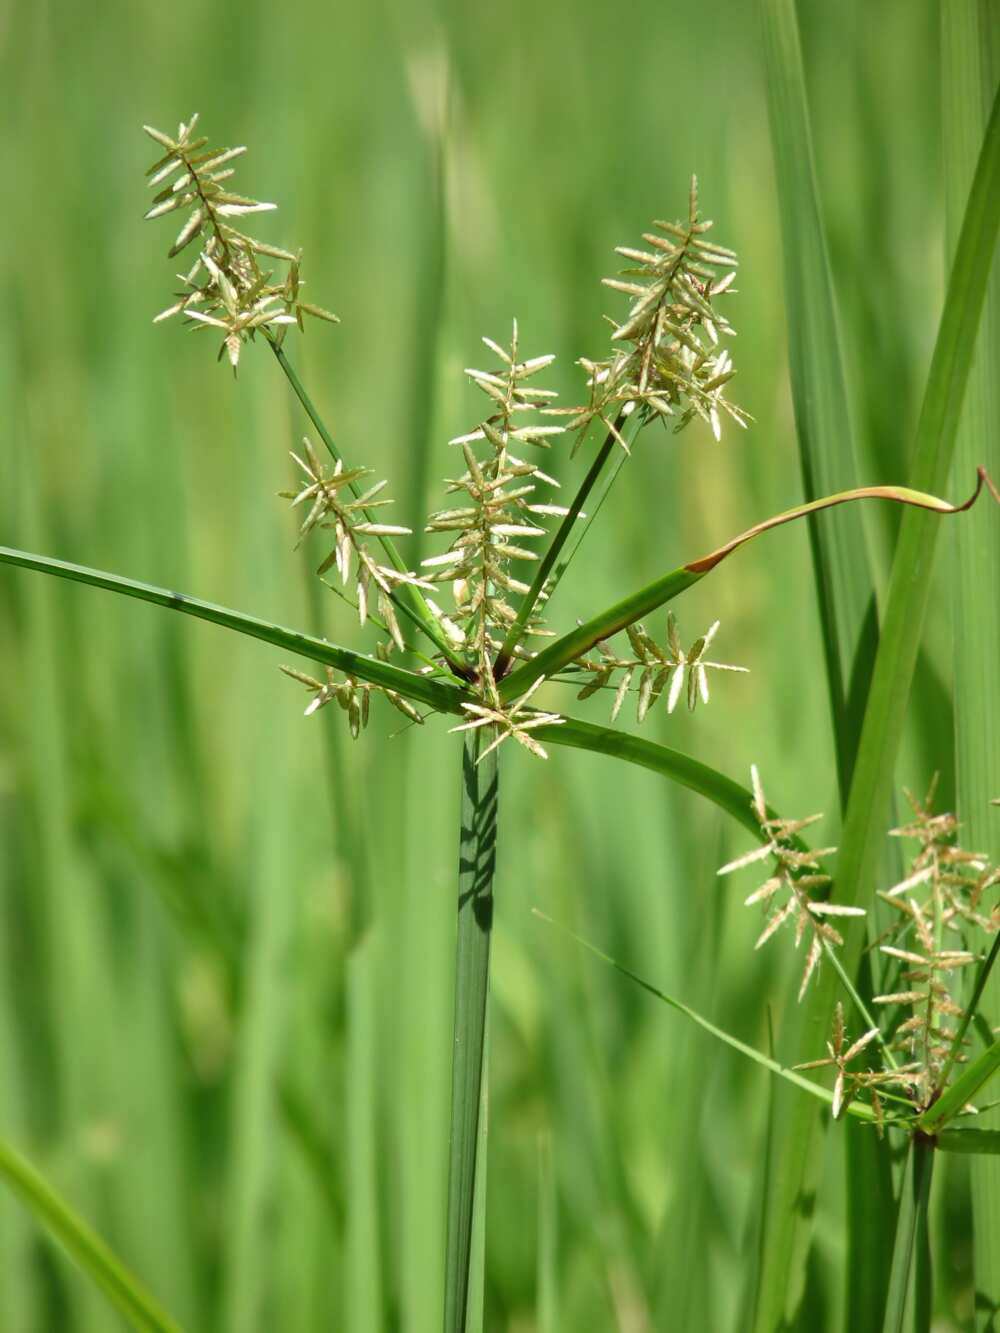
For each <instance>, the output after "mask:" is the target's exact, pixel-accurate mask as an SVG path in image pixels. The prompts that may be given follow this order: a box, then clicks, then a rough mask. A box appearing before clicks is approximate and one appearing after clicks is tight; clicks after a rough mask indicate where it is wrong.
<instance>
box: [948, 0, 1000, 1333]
mask: <svg viewBox="0 0 1000 1333" xmlns="http://www.w3.org/2000/svg"><path fill="white" fill-rule="evenodd" d="M941 55H942V59H941V78H942V135H943V143H942V148H943V162H944V174H945V230H946V237H947V242H948V247H949V251H950V250H951V248H952V247H953V246H954V244H955V242H956V240H957V238H958V230H959V227H960V225H961V221H962V204H963V200H964V197H965V195H966V193H967V192H968V188H969V181H970V180H971V178H972V173H973V171H974V169H975V165H976V152H977V150H978V146H979V142H980V139H981V138H982V134H983V127H984V125H985V122H986V118H987V116H988V114H989V99H990V97H991V96H992V94H993V90H994V88H995V87H996V84H997V75H998V72H1000V25H998V23H997V19H996V15H995V12H993V11H991V9H990V7H989V6H987V5H984V4H979V3H968V0H962V2H961V3H959V2H958V0H946V2H945V3H944V4H942V6H941ZM998 361H1000V271H998V270H997V268H996V266H995V265H994V271H993V274H992V277H991V279H990V283H989V290H988V292H987V296H986V308H985V311H984V315H983V328H982V332H981V333H980V341H979V348H978V355H977V357H976V361H975V363H974V364H973V367H972V371H971V374H970V378H969V387H968V390H967V392H966V402H965V410H964V412H963V415H962V422H961V427H960V429H959V433H958V443H957V445H956V449H955V466H956V470H958V469H960V468H961V467H963V466H964V464H965V463H966V461H967V460H968V459H969V458H973V457H974V458H976V460H977V462H978V463H982V464H985V465H986V466H987V467H992V468H1000V435H998V433H997V430H996V422H997V417H998V412H1000V376H998V373H997V365H998ZM952 554H953V568H952V580H953V583H952V587H953V591H954V601H955V647H954V654H953V657H954V672H955V686H954V697H955V768H956V774H957V805H958V815H959V818H960V819H961V821H962V826H963V829H964V831H965V833H964V836H965V837H966V838H967V840H968V843H969V845H970V846H974V847H976V848H977V850H981V851H983V852H985V853H986V854H987V855H988V856H990V857H991V859H993V860H994V861H996V860H997V859H1000V820H997V819H996V817H995V813H994V812H991V811H990V809H989V806H988V802H989V801H990V799H991V798H992V797H994V796H997V795H998V794H1000V745H998V744H997V737H998V736H1000V619H998V617H997V616H996V615H995V614H991V613H989V612H987V613H986V614H984V608H983V590H984V589H985V588H996V587H997V586H998V584H1000V531H998V530H997V526H996V525H995V524H992V523H991V522H990V520H989V518H988V517H986V516H984V515H983V514H976V515H975V516H973V517H970V520H969V522H968V524H966V525H963V530H962V531H961V532H958V533H956V534H955V537H954V541H953V544H952ZM976 990H977V991H979V984H978V979H977V987H976ZM978 998H979V997H978V995H976V996H974V997H973V1000H972V1001H971V1002H970V1005H969V1009H970V1010H972V1009H973V1008H975V1007H976V1005H977V1003H978ZM983 998H984V1008H985V1010H986V1014H985V1016H986V1020H987V1022H988V1023H989V1024H990V1025H991V1026H992V1025H994V1024H996V1023H997V1022H1000V976H998V977H994V978H993V979H991V980H990V981H989V982H988V985H987V989H986V992H985V996H984V997H983ZM987 1123H988V1124H991V1125H993V1126H997V1125H1000V1119H997V1118H996V1117H995V1116H993V1117H989V1118H988V1120H987ZM971 1187H972V1206H973V1218H974V1225H973V1239H974V1272H975V1288H976V1292H977V1295H978V1296H979V1297H980V1298H981V1299H982V1302H983V1306H984V1308H988V1309H990V1310H996V1308H997V1306H998V1305H1000V1254H998V1247H997V1245H996V1237H997V1236H998V1235H1000V1165H998V1164H997V1163H996V1162H982V1163H980V1164H979V1166H978V1167H977V1169H976V1170H975V1171H974V1172H972V1176H971ZM976 1237H978V1238H979V1243H978V1244H977V1243H975V1238H976ZM984 1238H985V1243H984ZM977 1319H978V1320H979V1321H980V1323H982V1321H983V1320H984V1315H983V1313H982V1311H980V1312H978V1314H977Z"/></svg>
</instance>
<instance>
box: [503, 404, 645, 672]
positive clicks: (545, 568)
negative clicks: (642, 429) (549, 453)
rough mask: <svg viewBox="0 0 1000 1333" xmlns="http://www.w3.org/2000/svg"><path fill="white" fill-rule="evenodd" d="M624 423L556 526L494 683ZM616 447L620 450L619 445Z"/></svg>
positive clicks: (506, 643) (620, 421)
mask: <svg viewBox="0 0 1000 1333" xmlns="http://www.w3.org/2000/svg"><path fill="white" fill-rule="evenodd" d="M625 420H626V418H625V414H624V412H619V414H618V418H617V420H616V421H615V425H614V430H609V431H608V434H607V438H606V439H605V441H604V443H603V444H602V445H601V447H600V449H599V450H598V453H597V456H596V458H595V459H594V461H593V462H592V463H591V465H590V471H589V472H588V473H587V475H586V476H585V477H584V479H583V481H582V482H581V483H580V489H579V490H578V491H577V493H576V496H575V497H574V499H573V503H572V504H571V505H570V508H569V513H568V514H566V516H565V517H564V518H563V521H562V522H561V523H560V525H559V527H558V529H557V531H556V535H555V536H554V537H553V538H552V544H551V545H550V546H549V549H548V550H547V551H546V552H545V555H544V556H543V557H542V563H541V564H540V565H539V566H538V571H537V573H536V574H535V577H534V579H533V580H532V584H531V587H530V588H529V589H528V591H527V592H526V593H525V596H524V600H523V602H522V603H521V606H520V609H519V611H518V613H517V619H516V620H515V621H514V623H513V625H511V627H510V629H509V630H508V631H507V637H506V638H505V639H504V641H503V644H502V645H501V648H500V652H499V654H498V655H497V660H496V663H495V665H494V668H493V674H494V676H495V677H496V678H497V680H499V679H500V677H501V676H503V674H504V673H505V672H506V670H507V668H508V666H509V665H510V659H511V656H512V655H513V652H514V649H515V648H516V647H517V645H518V642H519V640H520V638H521V635H522V634H523V633H524V629H525V626H526V625H527V623H528V621H529V620H530V619H531V613H532V611H533V610H534V609H535V604H536V603H537V601H538V599H539V597H540V596H541V595H542V592H543V590H544V588H545V583H546V580H547V579H548V577H549V575H550V574H551V573H552V569H553V566H554V565H555V563H556V561H557V560H558V559H559V553H560V551H561V550H562V548H563V547H564V546H565V545H566V542H567V541H568V540H569V534H570V533H571V532H572V531H573V525H574V523H576V521H577V519H578V518H579V517H580V514H581V512H582V510H583V506H584V505H585V504H586V502H587V497H588V495H589V494H590V492H591V491H592V490H593V489H594V487H595V486H596V485H597V479H598V477H600V475H601V473H602V472H603V471H604V467H605V464H606V463H607V461H608V459H609V458H610V457H611V452H612V450H613V449H614V447H615V444H616V443H617V439H616V437H617V435H619V434H620V433H621V429H622V426H623V425H624V424H625ZM618 447H619V448H621V446H620V445H619V446H618Z"/></svg>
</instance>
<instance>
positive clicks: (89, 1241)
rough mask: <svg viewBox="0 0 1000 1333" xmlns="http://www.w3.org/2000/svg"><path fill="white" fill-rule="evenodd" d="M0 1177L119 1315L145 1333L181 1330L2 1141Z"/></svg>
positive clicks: (20, 1157)
mask: <svg viewBox="0 0 1000 1333" xmlns="http://www.w3.org/2000/svg"><path fill="white" fill-rule="evenodd" d="M0 1178H3V1179H4V1180H5V1181H6V1183H7V1184H8V1185H9V1186H10V1188H11V1189H12V1190H13V1191H14V1193H15V1194H16V1195H17V1196H18V1197H19V1198H20V1199H21V1201H22V1203H24V1204H25V1205H26V1206H27V1207H28V1208H29V1209H30V1210H31V1212H32V1213H33V1214H34V1216H35V1217H36V1219H37V1220H38V1221H39V1222H40V1223H41V1224H42V1226H44V1227H45V1229H46V1230H47V1231H48V1232H49V1233H50V1235H52V1236H53V1237H54V1238H55V1240H56V1241H58V1243H59V1244H60V1245H61V1246H62V1248H63V1249H64V1250H65V1251H66V1253H67V1254H68V1255H69V1256H70V1258H71V1259H72V1260H73V1261H74V1263H76V1264H77V1265H78V1266H79V1267H80V1268H81V1269H82V1270H83V1272H84V1273H86V1275H87V1276H88V1277H89V1278H90V1280H91V1281H92V1282H94V1283H95V1284H96V1285H97V1286H98V1287H100V1288H101V1290H102V1291H103V1292H104V1294H105V1295H106V1296H107V1297H108V1298H109V1300H110V1301H111V1303H112V1304H113V1305H114V1306H115V1308H116V1309H117V1310H118V1311H119V1313H120V1314H121V1315H123V1316H124V1318H125V1319H127V1320H128V1322H129V1323H130V1324H131V1325H132V1327H133V1328H136V1329H139V1330H141V1333H181V1330H180V1325H178V1324H176V1323H174V1321H173V1319H171V1317H170V1316H169V1315H168V1314H167V1313H166V1311H164V1310H162V1309H161V1308H160V1306H159V1305H157V1303H156V1301H155V1300H154V1299H153V1297H152V1296H151V1295H150V1294H149V1292H148V1291H146V1289H145V1288H144V1287H143V1285H142V1283H141V1282H140V1281H139V1279H138V1278H137V1277H135V1275H134V1274H132V1273H130V1272H129V1270H128V1269H127V1268H126V1267H125V1265H124V1264H123V1263H122V1262H121V1260H120V1259H119V1258H118V1256H117V1255H115V1254H114V1253H113V1252H112V1251H111V1250H110V1249H109V1248H108V1246H107V1245H106V1244H105V1243H104V1241H103V1240H101V1238H100V1236H98V1235H97V1233H96V1232H95V1231H92V1230H91V1228H90V1227H89V1226H88V1225H87V1223H86V1222H85V1221H84V1220H83V1218H82V1217H80V1216H79V1215H78V1214H77V1213H75V1212H74V1211H73V1209H72V1208H71V1207H70V1206H69V1204H68V1203H66V1202H65V1200H63V1199H61V1198H60V1197H59V1195H58V1194H56V1192H55V1190H53V1189H52V1188H51V1186H49V1185H48V1184H47V1183H46V1182H45V1181H44V1180H43V1179H42V1177H41V1176H40V1175H39V1174H38V1172H37V1171H36V1170H35V1169H34V1167H33V1166H31V1164H30V1163H29V1162H27V1161H26V1160H25V1159H24V1158H23V1157H22V1156H21V1155H20V1153H18V1152H15V1150H14V1149H13V1148H11V1147H10V1146H9V1145H8V1144H5V1143H2V1142H0Z"/></svg>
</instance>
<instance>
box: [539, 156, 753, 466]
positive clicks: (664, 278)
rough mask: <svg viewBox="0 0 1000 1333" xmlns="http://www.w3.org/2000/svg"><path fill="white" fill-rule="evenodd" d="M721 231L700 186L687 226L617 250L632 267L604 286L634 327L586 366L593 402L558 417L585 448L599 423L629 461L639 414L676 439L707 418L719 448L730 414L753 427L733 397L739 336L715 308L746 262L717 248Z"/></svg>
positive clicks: (625, 324)
mask: <svg viewBox="0 0 1000 1333" xmlns="http://www.w3.org/2000/svg"><path fill="white" fill-rule="evenodd" d="M711 226H712V224H711V222H707V221H702V220H701V218H700V217H699V215H698V183H697V180H696V179H695V178H694V177H692V178H691V191H690V197H689V202H688V218H687V221H686V222H654V223H653V227H654V229H655V230H653V231H649V232H645V233H644V234H643V237H642V239H643V241H645V243H646V245H647V246H649V249H645V250H640V249H634V248H633V247H631V246H619V247H618V248H617V250H616V253H617V254H619V255H621V256H622V258H623V259H626V260H628V261H629V263H628V267H626V268H625V269H623V270H622V271H621V273H620V274H619V276H618V277H615V278H605V279H604V283H605V285H606V286H608V287H611V288H613V289H614V290H615V291H619V292H623V293H624V294H625V295H626V296H628V297H630V299H631V306H630V307H629V311H628V314H627V315H626V317H625V319H624V320H622V321H621V322H617V321H613V323H614V331H613V333H612V335H611V339H612V343H614V344H618V345H617V346H616V347H615V349H614V351H613V352H612V354H611V356H609V357H608V358H607V359H606V360H603V361H591V360H588V359H586V358H581V359H580V361H579V364H580V365H581V366H582V367H583V368H584V370H585V371H586V372H587V376H588V381H587V387H588V389H589V399H588V401H587V402H586V403H584V404H582V405H580V406H579V407H574V408H559V409H556V410H557V411H558V412H559V413H560V414H562V415H566V416H568V417H569V418H570V420H569V421H568V422H567V430H571V431H577V432H579V435H578V441H577V442H578V443H579V440H580V439H582V438H583V436H584V435H585V434H586V433H587V431H588V429H589V427H590V426H591V424H592V423H593V422H594V421H599V422H601V423H602V425H603V427H604V429H605V430H607V431H610V432H611V433H612V435H614V437H615V438H616V439H617V441H618V443H619V444H620V445H621V446H622V448H623V449H625V451H626V452H628V447H629V446H628V444H627V442H626V440H625V438H624V436H623V434H622V432H621V428H622V425H623V423H624V419H625V417H626V416H627V415H629V414H630V413H632V412H633V411H635V410H638V411H639V412H640V413H641V420H642V421H648V420H651V419H653V418H657V417H658V418H659V419H660V420H662V421H663V423H664V424H665V425H670V426H672V428H673V430H674V431H675V432H676V431H679V430H683V428H684V427H685V426H686V425H687V424H688V423H689V422H690V421H691V420H693V419H694V418H695V417H700V418H701V419H702V420H703V421H705V422H707V424H708V425H709V427H710V428H711V430H712V433H713V434H714V436H715V438H716V439H717V440H718V439H720V438H721V434H722V424H721V414H723V413H724V414H726V415H728V416H729V417H730V418H731V419H732V420H733V421H735V422H736V423H737V425H739V426H744V427H745V426H746V425H747V423H748V422H749V421H750V417H749V415H748V414H747V413H746V412H745V411H743V409H742V408H740V407H737V406H736V404H735V403H732V402H730V400H729V399H728V398H727V397H726V394H725V390H726V386H727V385H728V383H729V381H730V380H731V379H732V378H733V376H734V375H735V373H736V371H735V369H734V368H733V363H732V359H731V357H730V355H729V353H728V351H726V350H725V348H723V347H722V346H721V341H720V340H721V339H723V338H727V337H732V336H733V335H734V333H735V330H734V329H733V328H732V326H731V325H730V323H729V322H728V320H727V319H726V318H725V316H724V315H723V314H721V313H720V312H719V310H718V308H717V306H716V304H715V302H716V301H718V299H719V298H720V297H723V296H725V295H726V294H727V293H729V292H731V291H732V290H733V282H734V280H735V277H736V266H737V263H738V260H737V256H736V253H735V252H734V251H733V250H727V249H726V248H725V247H724V246H721V245H715V244H714V243H713V242H712V241H709V240H708V239H707V236H706V233H707V232H708V231H709V230H710V229H711Z"/></svg>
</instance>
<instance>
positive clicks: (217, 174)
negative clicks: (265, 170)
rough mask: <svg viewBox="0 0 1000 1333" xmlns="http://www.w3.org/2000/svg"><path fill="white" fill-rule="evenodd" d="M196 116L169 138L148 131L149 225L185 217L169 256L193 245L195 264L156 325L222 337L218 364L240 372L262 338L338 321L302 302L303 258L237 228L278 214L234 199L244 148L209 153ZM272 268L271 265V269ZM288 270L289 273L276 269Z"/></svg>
mask: <svg viewBox="0 0 1000 1333" xmlns="http://www.w3.org/2000/svg"><path fill="white" fill-rule="evenodd" d="M197 124H198V116H197V114H196V115H194V116H192V117H191V119H190V120H189V121H188V122H187V124H184V123H183V122H181V124H180V125H179V126H178V129H177V134H176V136H174V135H169V134H164V133H163V131H162V130H156V129H153V128H152V126H150V125H145V126H144V127H143V128H144V129H145V131H146V133H147V134H148V135H149V137H150V138H151V139H153V140H154V141H155V142H156V143H157V144H159V146H160V147H161V148H162V149H163V150H164V151H163V154H162V156H161V157H160V158H158V160H157V161H156V162H154V163H153V165H152V166H151V167H150V168H149V170H148V171H147V173H146V174H147V176H148V177H149V185H150V187H151V188H153V189H156V188H157V187H159V189H158V192H157V194H156V196H155V197H154V199H153V203H152V206H151V207H150V208H149V210H148V211H147V213H146V215H145V216H146V218H147V219H149V218H158V217H163V216H164V215H166V214H167V213H175V212H176V213H184V214H186V217H185V219H184V222H183V224H182V225H181V229H180V231H179V232H178V233H177V238H176V239H175V241H174V243H173V245H172V246H171V247H170V250H169V252H168V255H169V258H171V259H173V258H174V256H175V255H179V254H180V253H181V252H182V251H184V250H187V249H188V248H189V246H191V245H193V244H194V243H195V242H196V241H197V242H198V245H199V250H198V258H197V259H196V260H195V262H194V264H193V265H192V266H191V268H190V269H189V270H188V271H187V272H186V273H181V274H178V275H177V276H178V280H179V282H180V284H181V290H180V292H179V293H178V295H177V299H176V301H174V303H173V304H172V305H170V306H168V307H167V309H166V310H163V311H161V312H160V314H159V315H157V316H156V319H157V320H162V319H169V318H170V316H172V315H183V316H184V317H185V319H186V320H187V321H189V323H190V324H191V325H192V326H193V327H195V328H208V329H216V330H218V331H220V332H221V334H222V344H221V346H220V348H219V357H220V359H221V358H222V356H223V355H226V356H228V358H229V363H230V365H231V366H232V367H233V370H234V371H235V370H236V368H237V366H238V365H239V360H240V353H241V351H242V349H243V347H244V345H245V344H246V343H247V342H249V341H251V340H252V339H253V338H254V336H255V334H256V333H258V332H260V333H263V334H265V335H267V336H269V337H271V338H273V339H274V340H275V341H278V342H280V340H281V338H282V337H283V336H284V332H285V328H286V327H287V326H288V325H290V324H297V325H298V326H299V328H300V329H301V328H302V327H303V323H304V321H303V317H304V316H305V315H310V316H312V317H313V318H316V319H323V320H327V321H330V322H336V318H337V317H336V315H333V314H331V313H330V311H329V310H324V309H323V308H322V307H321V306H317V305H313V304H312V303H311V302H310V301H303V300H302V298H301V295H300V289H301V286H302V278H301V274H300V264H301V255H298V254H292V253H291V251H288V250H282V249H281V248H280V247H278V246H276V245H269V244H267V243H266V242H264V241H259V240H257V239H256V238H254V237H252V236H248V235H247V234H246V233H245V232H242V231H240V230H239V229H238V228H237V227H236V226H234V224H233V219H234V218H242V217H244V216H246V215H247V214H250V213H264V212H269V211H270V210H272V209H274V208H275V207H276V205H275V204H265V203H261V202H260V201H259V200H256V199H249V198H247V197H246V196H245V195H241V194H234V193H233V192H232V191H231V190H230V189H229V188H228V185H227V184H226V182H227V181H228V180H229V178H230V177H231V176H232V175H233V172H234V168H233V167H232V166H231V165H230V164H231V163H232V162H233V161H234V160H235V159H236V158H238V157H241V156H242V155H243V154H244V153H245V152H246V148H244V147H240V148H210V147H209V146H208V139H207V138H206V136H205V135H199V134H196V128H197ZM268 261H274V263H273V264H272V265H271V267H270V268H267V267H265V265H266V264H267V263H268ZM275 265H277V266H283V268H284V272H283V273H282V272H277V273H276V272H275V271H274V267H275Z"/></svg>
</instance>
